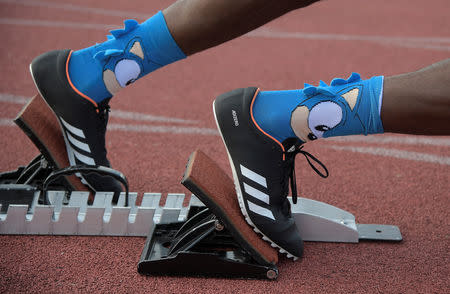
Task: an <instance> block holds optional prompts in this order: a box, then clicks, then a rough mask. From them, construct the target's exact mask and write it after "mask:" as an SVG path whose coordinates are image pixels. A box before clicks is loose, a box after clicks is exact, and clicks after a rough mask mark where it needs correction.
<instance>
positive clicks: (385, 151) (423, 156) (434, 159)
mask: <svg viewBox="0 0 450 294" xmlns="http://www.w3.org/2000/svg"><path fill="white" fill-rule="evenodd" d="M324 147H325V148H331V149H334V150H338V151H351V152H357V153H364V154H371V155H378V156H385V157H393V158H399V159H407V160H413V161H424V162H430V163H437V164H441V165H450V157H448V156H438V155H434V154H428V153H420V152H413V151H405V150H398V149H391V148H379V147H359V146H337V145H331V146H324Z"/></svg>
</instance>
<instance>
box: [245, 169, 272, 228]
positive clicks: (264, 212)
mask: <svg viewBox="0 0 450 294" xmlns="http://www.w3.org/2000/svg"><path fill="white" fill-rule="evenodd" d="M239 166H240V168H241V174H242V175H243V176H244V177H246V178H247V179H249V180H251V181H253V182H255V183H257V184H259V185H261V186H263V187H264V188H267V181H266V178H265V177H263V176H261V175H260V174H258V173H256V172H254V171H252V170H250V169H248V168H246V167H245V166H243V165H242V164H240V165H239ZM244 191H245V193H246V194H247V195H249V196H252V197H254V198H256V199H258V200H261V201H262V202H264V203H266V204H270V196H269V195H267V194H266V193H264V192H261V191H260V190H258V189H256V188H253V187H252V186H250V185H248V184H247V183H245V182H244ZM246 201H247V204H248V209H249V210H250V211H252V212H253V213H256V214H259V215H261V216H264V217H267V218H270V219H272V220H275V217H274V216H273V213H272V211H270V210H269V209H267V208H264V207H262V206H259V205H257V204H255V203H253V202H251V201H249V200H246Z"/></svg>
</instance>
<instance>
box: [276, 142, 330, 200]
mask: <svg viewBox="0 0 450 294" xmlns="http://www.w3.org/2000/svg"><path fill="white" fill-rule="evenodd" d="M302 149H303V146H300V147H299V148H297V149H296V150H294V151H292V152H285V155H286V162H287V168H288V176H289V181H290V185H291V191H292V202H293V203H294V204H296V203H297V198H298V195H297V181H296V178H295V156H296V155H297V154H299V153H300V154H303V156H305V158H306V160H307V161H308V163H309V165H310V166H311V168H312V169H313V170H314V171H315V172H316V173H317V174H318V175H319V176H321V177H322V178H327V177H328V174H329V173H328V169H327V168H326V166H325V165H324V164H323V163H322V162H320V160H318V159H317V158H316V157H314V156H313V155H312V154H311V153H309V152H307V151H304V150H302ZM312 161H314V162H316V163H317V164H319V165H320V166H321V167H322V169H323V170H324V171H325V173H322V172H321V171H320V170H319V169H318V168H317V167H316V166H315V165H314V164H313V162H312Z"/></svg>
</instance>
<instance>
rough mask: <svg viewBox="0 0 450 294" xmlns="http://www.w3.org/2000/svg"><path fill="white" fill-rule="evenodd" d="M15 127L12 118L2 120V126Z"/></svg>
mask: <svg viewBox="0 0 450 294" xmlns="http://www.w3.org/2000/svg"><path fill="white" fill-rule="evenodd" d="M15 125H16V124H15V123H14V122H13V119H12V118H0V126H6V127H12V126H15Z"/></svg>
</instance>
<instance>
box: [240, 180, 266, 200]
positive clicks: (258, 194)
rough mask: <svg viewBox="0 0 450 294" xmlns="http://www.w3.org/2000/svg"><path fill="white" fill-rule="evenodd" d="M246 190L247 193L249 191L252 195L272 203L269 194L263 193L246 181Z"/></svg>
mask: <svg viewBox="0 0 450 294" xmlns="http://www.w3.org/2000/svg"><path fill="white" fill-rule="evenodd" d="M244 191H245V193H247V194H248V195H250V196H253V197H255V198H256V199H259V200H261V201H263V202H264V203H267V204H269V203H270V200H269V199H270V198H269V195H267V194H266V193H263V192H261V191H259V190H258V189H255V188H253V187H251V186H249V185H247V184H246V183H244Z"/></svg>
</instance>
